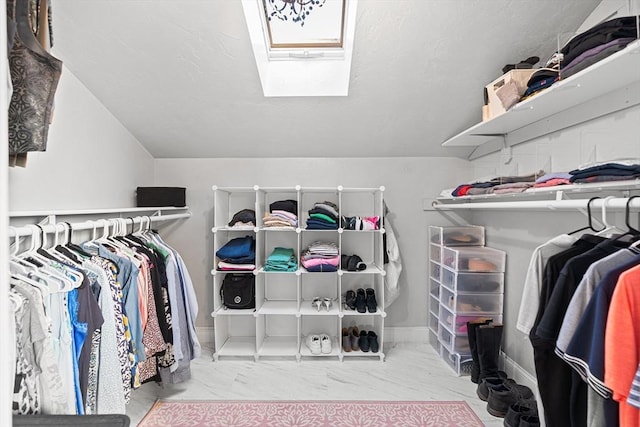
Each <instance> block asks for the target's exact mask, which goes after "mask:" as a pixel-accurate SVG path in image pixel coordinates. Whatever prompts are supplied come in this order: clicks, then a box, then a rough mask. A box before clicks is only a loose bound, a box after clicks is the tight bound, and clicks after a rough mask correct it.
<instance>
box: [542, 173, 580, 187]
mask: <svg viewBox="0 0 640 427" xmlns="http://www.w3.org/2000/svg"><path fill="white" fill-rule="evenodd" d="M570 179H571V174H570V173H568V172H551V173H547V174H544V175H542V176H541V177H540V178H538V179H536V182H535V184H533V187H534V188H541V187H555V186H556V185H567V184H571V181H570Z"/></svg>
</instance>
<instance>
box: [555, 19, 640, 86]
mask: <svg viewBox="0 0 640 427" xmlns="http://www.w3.org/2000/svg"><path fill="white" fill-rule="evenodd" d="M637 38H638V29H637V17H636V16H624V17H621V18H614V19H611V20H609V21H606V22H602V23H600V24H598V25H596V26H594V27H592V28H590V29H589V30H587V31H585V32H583V33H581V34H578V35H577V36H575V37H574V38H572V39H571V40H570V41H569V42H568V43H567V44H566V45H565V46H564V47H563V48H562V49H560V53H562V60H561V62H560V74H561V76H562V78H563V79H566V78H567V77H569V76H571V75H573V74H575V73H577V72H579V71H582V70H584V69H585V68H587V67H589V66H590V65H593V64H595V63H596V62H598V61H601V60H602V59H604V58H606V57H607V56H609V55H611V54H613V53H615V52H618V51H619V50H622V49H624V48H625V47H626V46H627V45H628V44H629V43H630V42H632V41H634V40H636V39H637Z"/></svg>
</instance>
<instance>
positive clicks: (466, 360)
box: [441, 346, 473, 376]
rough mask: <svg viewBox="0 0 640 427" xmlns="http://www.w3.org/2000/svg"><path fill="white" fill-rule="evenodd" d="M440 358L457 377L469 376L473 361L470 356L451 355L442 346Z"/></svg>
mask: <svg viewBox="0 0 640 427" xmlns="http://www.w3.org/2000/svg"><path fill="white" fill-rule="evenodd" d="M441 357H442V360H444V361H445V362H446V363H447V365H449V366H450V367H451V369H453V370H454V372H455V373H456V374H457V375H458V376H462V375H471V366H472V365H473V359H472V358H471V355H470V354H460V353H452V352H450V351H449V350H447V349H446V347H444V346H442V347H441Z"/></svg>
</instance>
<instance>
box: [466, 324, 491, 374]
mask: <svg viewBox="0 0 640 427" xmlns="http://www.w3.org/2000/svg"><path fill="white" fill-rule="evenodd" d="M492 321H493V319H490V318H487V317H481V318H478V319H475V320H472V321H471V322H467V336H468V338H469V348H470V349H471V360H472V361H471V382H472V383H474V384H478V382H479V379H478V378H479V377H480V362H479V361H478V348H477V346H476V329H477V328H478V326H480V325H486V324H489V323H491V322H492Z"/></svg>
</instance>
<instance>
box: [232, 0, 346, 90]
mask: <svg viewBox="0 0 640 427" xmlns="http://www.w3.org/2000/svg"><path fill="white" fill-rule="evenodd" d="M242 6H243V9H244V14H245V20H246V22H247V28H248V30H249V36H250V38H251V43H252V47H253V51H254V56H255V59H256V65H257V67H258V72H259V74H260V81H261V83H262V89H263V93H264V96H346V95H348V93H349V76H350V71H351V55H352V51H353V42H354V34H355V18H356V16H355V15H356V7H357V0H242Z"/></svg>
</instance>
